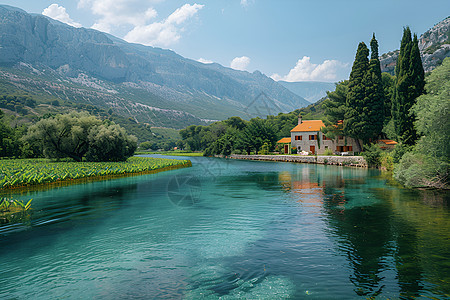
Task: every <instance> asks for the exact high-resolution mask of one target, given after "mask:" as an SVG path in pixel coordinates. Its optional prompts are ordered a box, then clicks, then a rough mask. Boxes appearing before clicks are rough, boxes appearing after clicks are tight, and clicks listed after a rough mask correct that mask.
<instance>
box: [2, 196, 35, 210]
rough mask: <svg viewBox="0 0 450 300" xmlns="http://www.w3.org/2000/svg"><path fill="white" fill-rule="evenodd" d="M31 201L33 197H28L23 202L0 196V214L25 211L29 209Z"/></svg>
mask: <svg viewBox="0 0 450 300" xmlns="http://www.w3.org/2000/svg"><path fill="white" fill-rule="evenodd" d="M31 201H33V199H30V200H29V201H28V202H27V203H26V204H25V203H23V202H22V201H19V200H12V199H8V198H0V214H5V213H16V212H21V211H27V210H28V209H30V206H31Z"/></svg>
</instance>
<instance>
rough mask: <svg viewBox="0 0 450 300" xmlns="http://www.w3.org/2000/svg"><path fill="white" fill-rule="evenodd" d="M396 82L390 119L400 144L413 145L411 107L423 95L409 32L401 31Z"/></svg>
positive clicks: (415, 47) (420, 70)
mask: <svg viewBox="0 0 450 300" xmlns="http://www.w3.org/2000/svg"><path fill="white" fill-rule="evenodd" d="M395 75H396V82H395V92H394V97H393V99H392V118H393V120H394V126H395V132H396V134H397V138H398V140H399V141H400V142H402V143H403V144H405V145H414V143H415V141H416V140H417V133H416V131H415V129H414V121H415V115H414V113H413V112H412V111H411V107H412V106H413V105H414V103H415V102H416V98H417V97H418V96H420V95H421V94H423V88H424V85H425V81H424V77H425V76H424V71H423V66H422V61H421V58H420V52H419V46H418V40H417V36H416V35H415V36H414V40H412V39H411V30H410V29H409V27H406V28H405V29H404V30H403V38H402V42H401V44H400V53H399V56H398V59H397V66H396V68H395Z"/></svg>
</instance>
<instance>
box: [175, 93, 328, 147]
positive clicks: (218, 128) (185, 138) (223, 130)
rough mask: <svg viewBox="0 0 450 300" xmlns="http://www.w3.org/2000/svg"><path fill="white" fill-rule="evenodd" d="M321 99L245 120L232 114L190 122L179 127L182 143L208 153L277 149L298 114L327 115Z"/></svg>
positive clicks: (318, 116)
mask: <svg viewBox="0 0 450 300" xmlns="http://www.w3.org/2000/svg"><path fill="white" fill-rule="evenodd" d="M322 102H323V100H321V101H318V102H317V103H315V104H311V105H309V106H307V107H304V108H302V109H297V110H295V111H293V112H290V113H279V114H278V115H276V116H267V119H260V118H254V119H251V120H250V121H246V120H243V119H241V118H239V117H231V118H229V119H227V120H224V121H219V122H215V123H213V124H211V125H208V126H195V125H192V126H188V127H187V128H186V129H183V130H180V135H181V137H182V141H181V142H180V143H179V145H180V148H183V149H185V150H188V151H203V152H204V154H205V155H207V156H210V155H216V154H221V155H229V154H233V153H234V154H243V153H247V154H250V153H260V151H264V152H266V149H268V151H269V152H270V151H274V150H276V144H275V143H276V141H277V140H278V139H280V138H282V137H286V136H290V135H291V134H290V131H291V129H292V128H293V127H294V126H295V125H296V124H297V122H298V115H299V114H301V115H302V116H303V119H304V120H311V119H325V114H324V110H323V109H322ZM264 144H267V146H265V145H264ZM177 145H178V144H177ZM267 147H268V148H267ZM296 150H297V149H295V151H296Z"/></svg>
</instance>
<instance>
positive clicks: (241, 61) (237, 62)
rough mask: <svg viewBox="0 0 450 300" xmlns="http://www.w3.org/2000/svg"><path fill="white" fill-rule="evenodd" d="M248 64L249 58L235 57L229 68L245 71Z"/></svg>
mask: <svg viewBox="0 0 450 300" xmlns="http://www.w3.org/2000/svg"><path fill="white" fill-rule="evenodd" d="M249 64H250V58H248V57H247V56H241V57H235V58H234V59H233V60H232V61H231V63H230V67H231V68H232V69H235V70H241V71H245V70H246V69H247V67H248V65H249Z"/></svg>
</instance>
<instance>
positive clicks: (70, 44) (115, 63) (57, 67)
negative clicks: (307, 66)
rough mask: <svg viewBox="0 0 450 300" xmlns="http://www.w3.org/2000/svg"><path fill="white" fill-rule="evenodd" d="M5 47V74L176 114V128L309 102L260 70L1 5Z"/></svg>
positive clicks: (135, 112)
mask: <svg viewBox="0 0 450 300" xmlns="http://www.w3.org/2000/svg"><path fill="white" fill-rule="evenodd" d="M0 46H1V47H0V67H1V69H0V79H2V80H5V81H7V82H9V83H12V84H14V85H16V86H17V87H20V88H21V89H23V90H25V91H27V92H30V93H36V92H44V93H47V94H49V95H54V96H55V97H59V98H61V99H62V100H65V101H71V102H76V103H78V102H80V103H88V104H92V105H97V106H99V107H102V108H103V109H106V110H108V109H112V110H113V111H114V112H116V113H119V114H122V115H123V116H127V117H132V118H134V119H135V120H136V122H147V123H149V124H151V125H154V126H170V123H172V122H171V119H172V120H177V122H176V123H177V124H176V125H173V126H172V127H177V128H182V127H184V126H186V125H189V124H199V123H201V122H203V121H208V120H217V119H224V118H227V117H230V116H233V115H237V116H241V117H244V118H249V117H253V116H255V115H258V114H262V116H264V113H274V114H276V113H278V112H288V111H292V110H294V109H297V108H300V107H304V106H306V105H308V104H309V102H308V101H306V100H305V99H303V98H302V97H300V96H298V95H296V94H294V93H292V92H291V91H289V90H288V89H286V88H285V87H283V86H282V85H280V84H279V83H277V82H275V81H273V80H272V79H270V78H268V77H267V76H265V75H263V74H262V73H260V72H258V71H256V72H253V73H248V72H243V71H237V70H233V69H229V68H225V67H223V66H221V65H219V64H203V63H200V62H197V61H193V60H190V59H186V58H184V57H182V56H180V55H178V54H176V53H175V52H173V51H170V50H164V49H159V48H154V47H147V46H143V45H138V44H130V43H127V42H125V41H123V40H121V39H119V38H116V37H113V36H111V35H108V34H105V33H102V32H99V31H96V30H92V29H86V28H74V27H71V26H68V25H66V24H64V23H61V22H58V21H55V20H52V19H49V18H47V17H44V16H42V15H37V14H28V13H26V12H25V11H23V10H21V9H18V8H14V7H10V6H6V5H2V6H0ZM260 99H263V100H262V101H260ZM261 106H264V108H265V110H262V109H261ZM180 120H181V121H180ZM202 120H203V121H202Z"/></svg>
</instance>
